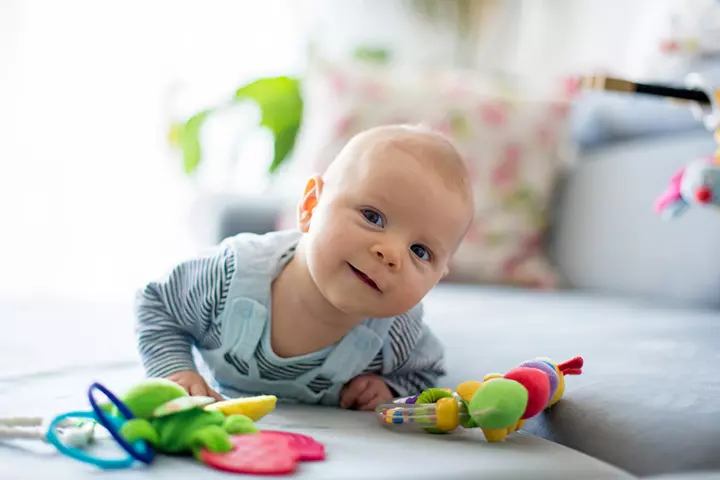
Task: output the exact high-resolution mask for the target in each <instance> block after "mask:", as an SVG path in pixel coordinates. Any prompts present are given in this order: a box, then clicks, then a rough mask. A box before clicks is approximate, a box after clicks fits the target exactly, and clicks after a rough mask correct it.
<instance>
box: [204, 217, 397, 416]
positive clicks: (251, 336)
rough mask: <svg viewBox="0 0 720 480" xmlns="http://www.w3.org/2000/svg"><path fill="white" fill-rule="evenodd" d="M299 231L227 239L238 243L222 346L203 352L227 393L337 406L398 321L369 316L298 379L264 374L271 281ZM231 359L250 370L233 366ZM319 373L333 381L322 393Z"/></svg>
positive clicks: (223, 317) (207, 365)
mask: <svg viewBox="0 0 720 480" xmlns="http://www.w3.org/2000/svg"><path fill="white" fill-rule="evenodd" d="M300 235H301V234H300V233H299V232H295V231H283V232H273V233H270V234H266V235H263V236H262V237H255V236H248V235H246V234H241V235H238V236H236V237H232V238H230V239H228V240H226V243H227V244H230V245H232V246H233V248H234V250H235V255H236V259H235V273H234V276H233V278H232V282H231V284H230V289H229V291H228V296H227V299H226V304H225V308H224V310H223V311H222V313H221V314H220V315H219V317H218V319H217V322H218V323H219V328H220V332H221V345H220V347H219V348H217V349H213V350H203V349H199V350H198V352H199V353H200V356H201V357H202V360H203V362H204V363H205V365H204V366H205V368H206V369H207V370H208V373H209V374H210V375H211V376H212V379H213V380H214V381H212V380H211V384H212V385H213V386H214V387H215V388H216V389H217V390H218V391H219V393H220V394H222V395H223V396H225V397H228V398H235V397H240V396H253V395H275V396H277V397H278V401H279V402H283V403H309V404H323V405H338V404H339V396H340V390H341V389H342V387H343V385H344V384H345V383H347V382H348V381H349V380H351V379H352V378H354V377H355V376H357V375H359V374H360V373H362V372H363V370H365V369H366V368H367V366H368V365H369V364H370V363H371V362H372V360H373V359H374V358H375V356H376V355H377V354H378V352H379V351H380V350H381V349H382V348H383V344H384V340H385V337H386V336H387V333H388V330H389V328H390V326H391V325H392V322H393V319H392V318H387V319H367V320H365V321H364V322H363V323H361V324H359V325H357V326H356V327H355V328H353V329H352V330H351V331H350V332H349V333H348V334H347V335H345V336H344V337H343V338H342V340H341V341H340V342H338V343H337V344H336V345H335V346H333V347H332V348H331V349H330V351H329V353H328V355H327V357H326V358H325V361H324V362H323V363H322V365H321V366H319V367H317V368H315V369H313V370H311V371H308V372H305V373H304V374H302V375H301V376H299V377H298V378H296V379H294V380H269V379H264V378H261V376H260V374H259V371H258V365H257V362H256V359H255V352H256V350H257V348H258V345H259V344H260V342H262V341H265V342H266V343H265V344H264V345H265V346H268V345H270V343H269V337H270V306H271V299H270V292H271V283H272V281H273V280H274V279H275V277H277V275H278V274H279V273H280V271H281V270H282V269H283V267H284V266H285V264H286V263H287V261H288V260H289V258H290V256H291V255H292V251H294V247H295V246H296V245H297V243H298V240H299V238H300ZM229 357H230V358H232V362H237V361H241V362H243V365H245V364H246V365H247V368H243V369H238V368H237V367H236V366H233V363H231V361H230V360H228V358H229ZM386 357H387V356H386ZM385 362H386V363H387V362H388V359H387V358H385ZM318 376H321V377H322V378H324V379H327V380H330V381H331V382H332V385H331V386H330V388H328V389H326V390H323V391H320V392H314V391H313V390H312V389H310V388H309V386H308V384H309V383H310V382H311V381H312V380H313V379H314V378H316V377H318Z"/></svg>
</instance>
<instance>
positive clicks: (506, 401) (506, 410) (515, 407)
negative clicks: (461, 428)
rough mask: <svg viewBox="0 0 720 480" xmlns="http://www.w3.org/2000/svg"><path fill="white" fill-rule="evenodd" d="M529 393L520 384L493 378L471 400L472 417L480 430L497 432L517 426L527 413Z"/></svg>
mask: <svg viewBox="0 0 720 480" xmlns="http://www.w3.org/2000/svg"><path fill="white" fill-rule="evenodd" d="M527 402H528V392H527V390H526V389H525V387H523V386H522V385H521V384H520V383H518V382H516V381H515V380H509V379H507V378H493V379H492V380H488V381H487V382H484V383H483V386H482V387H480V389H479V390H478V391H477V392H475V395H473V398H472V400H470V415H471V416H472V419H473V422H474V423H475V424H476V425H477V426H479V427H480V428H485V429H489V430H495V429H499V428H506V427H509V426H511V425H513V424H515V423H516V422H517V421H518V420H520V417H522V414H523V413H524V412H525V408H526V407H527Z"/></svg>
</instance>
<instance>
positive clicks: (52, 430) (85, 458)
mask: <svg viewBox="0 0 720 480" xmlns="http://www.w3.org/2000/svg"><path fill="white" fill-rule="evenodd" d="M69 418H87V419H90V420H96V416H95V414H94V413H93V412H68V413H64V414H62V415H58V416H57V417H55V418H54V419H53V420H52V422H50V425H49V427H48V432H47V434H46V435H45V438H46V439H47V441H48V443H50V444H51V445H53V446H54V447H55V448H57V450H58V451H59V452H60V453H62V454H63V455H67V456H68V457H70V458H74V459H75V460H79V461H81V462H85V463H89V464H91V465H95V466H96V467H100V468H104V469H119V468H129V467H131V466H132V464H133V463H134V462H135V458H134V457H132V456H130V455H128V456H127V457H125V458H119V459H104V458H96V457H93V456H92V455H90V454H88V453H86V452H84V451H82V450H80V449H77V448H74V447H71V446H68V445H65V444H64V443H63V442H62V441H61V440H60V439H59V438H58V436H57V428H58V427H59V426H60V425H62V423H63V422H64V421H65V420H67V419H69ZM109 422H111V423H113V424H114V426H115V427H114V428H116V429H118V430H119V429H120V428H121V427H122V425H123V423H125V421H124V420H123V419H121V418H118V417H112V416H111V417H109ZM140 448H141V449H143V450H144V449H145V448H146V447H145V445H140Z"/></svg>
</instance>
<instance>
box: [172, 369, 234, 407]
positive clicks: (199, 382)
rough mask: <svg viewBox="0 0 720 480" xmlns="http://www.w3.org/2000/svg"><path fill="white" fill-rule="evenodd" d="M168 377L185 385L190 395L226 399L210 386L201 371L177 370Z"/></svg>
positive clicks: (182, 385)
mask: <svg viewBox="0 0 720 480" xmlns="http://www.w3.org/2000/svg"><path fill="white" fill-rule="evenodd" d="M167 378H168V380H172V381H173V382H175V383H177V384H178V385H180V386H181V387H183V388H184V389H185V391H186V392H188V393H189V394H190V395H202V396H206V397H212V398H214V399H215V400H219V401H222V400H225V399H224V398H223V397H222V396H221V395H220V394H219V393H217V392H216V391H215V390H213V389H212V388H210V387H208V384H207V383H206V382H205V379H204V378H203V377H202V376H201V375H200V374H199V373H197V372H194V371H192V370H183V371H181V372H175V373H173V374H172V375H169V376H168V377H167Z"/></svg>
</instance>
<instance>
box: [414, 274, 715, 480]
mask: <svg viewBox="0 0 720 480" xmlns="http://www.w3.org/2000/svg"><path fill="white" fill-rule="evenodd" d="M426 313H427V320H428V322H429V323H430V324H431V327H432V328H433V329H434V330H435V332H436V333H437V334H438V335H439V337H440V338H441V340H442V341H443V342H445V344H446V346H447V348H448V367H449V371H450V374H449V375H448V377H446V378H445V379H444V380H443V383H444V385H446V386H449V387H454V386H456V385H457V384H458V383H459V382H461V381H464V380H470V379H481V378H482V377H483V375H484V374H486V373H489V372H494V371H497V372H503V371H506V370H508V369H510V368H512V367H513V366H515V365H517V364H518V363H520V362H521V361H523V360H525V359H527V358H532V357H535V356H548V357H551V358H553V359H555V360H558V361H560V360H565V359H566V358H570V357H573V356H576V355H580V356H582V357H584V359H585V367H584V369H583V370H584V373H583V374H582V375H581V376H578V377H568V381H567V389H566V396H565V398H564V399H563V400H561V402H560V403H558V404H557V405H556V406H555V408H553V409H552V410H550V411H549V412H546V413H545V414H542V415H540V416H538V417H536V418H535V419H532V420H531V421H529V422H528V423H527V426H526V429H525V430H526V431H527V432H530V433H533V434H536V435H539V436H542V437H544V438H548V439H551V440H553V441H556V442H558V443H561V444H563V445H566V446H569V447H572V448H575V449H577V450H580V451H582V452H585V453H587V454H589V455H592V456H594V457H596V458H600V459H602V460H605V461H607V462H609V463H612V464H614V465H618V466H620V467H621V468H624V469H626V470H628V471H630V472H632V473H635V474H639V475H651V474H661V473H672V472H682V471H686V470H702V469H720V456H718V455H717V453H718V445H720V402H718V399H719V398H720V376H719V375H718V373H717V370H715V368H717V365H718V363H719V360H720V349H718V346H717V341H718V339H720V311H717V310H684V309H680V308H670V307H668V308H663V306H661V305H659V304H657V303H656V304H650V303H647V302H642V301H633V300H627V299H626V300H622V299H612V298H608V297H599V296H592V295H588V294H580V293H570V292H562V293H547V292H545V293H543V292H525V291H520V290H515V291H511V290H502V289H492V288H482V289H481V288H477V287H470V286H467V287H460V286H453V287H450V286H446V287H443V288H439V289H437V290H436V291H435V292H434V293H433V294H432V295H431V296H430V297H429V299H428V302H427V305H426Z"/></svg>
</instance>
